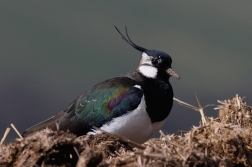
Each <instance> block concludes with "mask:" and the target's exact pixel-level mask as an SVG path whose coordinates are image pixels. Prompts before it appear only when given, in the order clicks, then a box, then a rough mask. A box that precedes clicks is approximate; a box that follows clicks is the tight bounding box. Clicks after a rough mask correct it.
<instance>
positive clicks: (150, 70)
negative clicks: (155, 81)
mask: <svg viewBox="0 0 252 167" xmlns="http://www.w3.org/2000/svg"><path fill="white" fill-rule="evenodd" d="M138 69H139V71H140V73H142V74H143V75H144V76H146V77H148V78H156V77H157V72H158V70H157V68H155V67H153V66H145V65H142V66H140V67H139V68H138Z"/></svg>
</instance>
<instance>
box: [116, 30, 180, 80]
mask: <svg viewBox="0 0 252 167" xmlns="http://www.w3.org/2000/svg"><path fill="white" fill-rule="evenodd" d="M115 28H116V30H117V31H118V32H119V33H120V34H121V36H122V38H123V39H124V40H125V41H126V42H127V43H128V44H130V45H131V46H132V47H134V48H135V49H136V50H138V51H140V52H142V57H141V60H140V63H139V66H138V70H139V72H140V73H141V74H142V75H144V76H145V77H147V78H153V79H155V78H159V77H162V78H163V77H167V76H168V77H170V76H173V77H175V78H176V79H180V77H179V75H178V74H176V73H175V72H174V71H173V70H172V68H171V64H172V58H171V57H170V56H169V55H168V54H167V53H165V52H162V51H158V50H149V49H145V48H143V47H141V46H138V45H136V44H135V43H134V42H132V40H131V39H130V38H129V35H128V32H127V28H126V27H125V31H126V35H127V38H126V37H125V36H123V35H122V33H121V32H120V31H119V30H118V28H117V27H115Z"/></svg>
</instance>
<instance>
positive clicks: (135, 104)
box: [22, 26, 180, 144]
mask: <svg viewBox="0 0 252 167" xmlns="http://www.w3.org/2000/svg"><path fill="white" fill-rule="evenodd" d="M115 29H116V31H117V32H118V33H119V34H120V36H121V37H122V39H123V40H124V41H126V42H127V43H128V44H129V45H130V46H132V47H133V48H134V49H136V50H137V51H140V52H141V58H140V62H139V65H138V66H137V68H136V69H135V70H133V71H131V72H128V73H125V74H121V75H118V76H117V77H114V78H111V79H107V80H105V81H103V82H100V83H98V84H96V85H95V86H94V87H92V88H91V89H89V90H87V91H86V92H85V93H83V94H82V95H80V96H79V97H78V98H76V99H75V100H74V101H73V102H72V103H71V104H70V105H69V106H68V108H67V109H66V110H64V111H61V112H59V113H58V114H56V115H54V116H52V117H50V118H49V119H47V120H45V121H43V122H41V123H38V124H36V125H34V126H32V127H30V128H28V129H26V130H25V131H24V132H23V134H22V135H23V136H24V137H25V136H28V135H30V134H32V133H34V132H35V131H39V130H42V129H45V128H49V129H52V130H62V131H69V132H71V133H73V134H75V135H77V136H82V135H95V134H99V133H102V132H101V131H105V132H108V133H111V134H115V135H119V136H121V137H124V138H126V139H129V140H131V141H133V142H136V143H140V144H142V143H144V142H146V141H147V140H149V139H150V138H151V137H153V136H154V134H155V133H157V132H158V131H159V130H160V129H161V128H162V126H163V125H164V123H165V120H166V118H167V117H168V115H169V113H170V111H171V109H172V106H173V96H174V94H173V89H172V86H171V84H170V82H169V78H170V77H171V76H173V77H175V78H176V79H180V77H179V75H178V74H177V73H176V72H175V71H173V70H172V68H171V64H172V58H171V57H170V55H168V54H167V53H165V52H163V51H159V50H153V49H146V48H144V47H141V46H138V45H136V44H135V43H134V42H133V41H132V40H131V38H130V37H129V35H128V31H127V27H125V33H126V35H125V36H124V35H123V34H122V33H121V32H120V31H119V29H118V28H117V27H116V26H115ZM93 127H98V128H100V130H99V129H98V130H97V129H94V128H93Z"/></svg>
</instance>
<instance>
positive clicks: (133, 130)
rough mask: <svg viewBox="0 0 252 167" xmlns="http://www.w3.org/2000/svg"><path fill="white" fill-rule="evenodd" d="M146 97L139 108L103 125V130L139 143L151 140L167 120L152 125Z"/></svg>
mask: <svg viewBox="0 0 252 167" xmlns="http://www.w3.org/2000/svg"><path fill="white" fill-rule="evenodd" d="M145 108H146V105H145V100H144V96H143V97H142V99H141V103H140V104H139V106H138V107H137V108H136V109H135V110H133V111H131V112H129V113H127V114H125V115H123V116H121V117H117V118H114V119H113V120H112V121H111V122H109V123H107V124H105V125H103V126H102V127H101V129H102V130H104V131H106V132H109V133H112V134H117V135H119V136H123V137H125V138H127V139H130V140H132V141H135V142H137V143H140V144H141V143H144V142H145V141H147V140H149V139H150V138H151V137H152V136H153V135H154V134H155V133H156V132H158V131H159V130H160V129H161V127H162V126H163V124H164V122H165V120H163V121H161V122H156V123H152V122H151V120H150V118H149V115H148V113H147V111H146V110H145Z"/></svg>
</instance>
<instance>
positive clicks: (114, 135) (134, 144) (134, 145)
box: [93, 126, 145, 150]
mask: <svg viewBox="0 0 252 167" xmlns="http://www.w3.org/2000/svg"><path fill="white" fill-rule="evenodd" d="M93 128H94V129H95V130H98V131H101V132H103V133H106V134H108V135H110V136H112V137H114V138H118V139H120V140H122V141H125V142H127V143H129V144H130V145H132V146H133V147H137V148H139V149H142V150H144V149H145V147H144V146H142V145H141V144H138V143H136V142H134V141H131V140H129V139H126V138H124V137H122V136H119V135H116V134H111V133H109V132H106V131H104V130H102V129H100V128H98V127H95V126H93Z"/></svg>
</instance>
